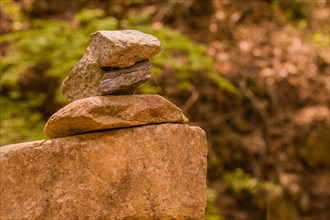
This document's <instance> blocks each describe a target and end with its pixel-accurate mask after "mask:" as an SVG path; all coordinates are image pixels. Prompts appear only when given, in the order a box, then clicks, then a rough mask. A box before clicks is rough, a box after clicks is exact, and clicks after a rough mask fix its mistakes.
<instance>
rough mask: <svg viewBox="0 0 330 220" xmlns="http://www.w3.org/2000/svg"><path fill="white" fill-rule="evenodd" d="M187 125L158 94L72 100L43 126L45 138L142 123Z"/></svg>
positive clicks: (178, 112) (179, 111) (177, 109)
mask: <svg viewBox="0 0 330 220" xmlns="http://www.w3.org/2000/svg"><path fill="white" fill-rule="evenodd" d="M167 122H173V123H187V122H188V119H187V118H186V117H185V116H184V115H183V113H182V111H181V109H179V108H178V107H176V106H175V105H174V104H172V103H171V102H169V101H167V100H166V99H164V98H163V97H161V96H158V95H124V96H96V97H89V98H85V99H80V100H76V101H74V102H72V103H70V104H68V105H66V106H65V107H64V108H62V109H60V110H59V111H58V112H56V113H55V114H54V115H52V117H50V119H49V120H48V122H47V124H46V125H45V133H46V135H47V136H48V137H49V138H58V137H65V136H70V135H75V134H81V133H86V132H91V131H100V130H105V129H114V128H125V127H133V126H140V125H146V124H159V123H167Z"/></svg>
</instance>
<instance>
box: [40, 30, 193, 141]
mask: <svg viewBox="0 0 330 220" xmlns="http://www.w3.org/2000/svg"><path fill="white" fill-rule="evenodd" d="M160 50H161V44H160V42H159V41H158V39H157V38H155V37H153V36H151V35H149V34H144V33H141V32H139V31H135V30H123V31H98V32H96V33H94V34H92V35H91V40H90V45H89V46H88V48H87V50H86V52H85V55H84V56H83V57H82V59H81V60H80V61H79V62H78V64H77V65H76V66H75V67H74V68H73V70H72V71H71V73H70V74H69V76H68V77H67V78H66V79H65V80H64V82H63V85H62V92H63V94H64V95H65V96H66V97H67V98H68V99H69V100H70V101H72V102H71V103H70V104H69V105H67V106H65V107H64V108H62V109H61V110H59V111H58V112H56V113H55V114H54V115H53V116H52V117H51V118H50V119H49V120H48V122H47V124H46V126H45V133H46V135H47V136H48V137H49V138H58V137H65V136H70V135H76V134H82V133H86V132H91V131H100V130H106V129H114V128H124V127H133V126H139V125H146V124H160V123H168V122H173V123H187V122H188V119H187V118H186V117H185V116H184V115H183V113H182V111H181V109H179V108H178V107H176V106H175V105H174V104H172V103H170V102H169V101H167V100H166V99H164V98H162V97H161V96H158V95H132V94H133V93H134V92H135V90H136V88H137V87H138V86H139V85H140V84H142V83H144V82H146V81H147V80H148V79H149V78H150V72H151V66H152V65H151V63H150V60H149V58H151V57H152V56H154V55H156V54H157V53H159V51H160Z"/></svg>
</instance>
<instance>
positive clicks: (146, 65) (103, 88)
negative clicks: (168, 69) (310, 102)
mask: <svg viewBox="0 0 330 220" xmlns="http://www.w3.org/2000/svg"><path fill="white" fill-rule="evenodd" d="M103 70H104V71H105V73H104V75H103V78H102V80H101V82H100V85H99V87H98V90H97V94H98V95H110V94H133V93H134V91H135V89H136V88H137V87H138V86H139V85H141V84H142V83H144V82H145V81H147V80H148V79H149V78H150V71H151V63H150V61H149V60H147V61H142V62H138V63H136V64H134V65H133V66H131V67H127V68H123V69H109V70H106V69H103Z"/></svg>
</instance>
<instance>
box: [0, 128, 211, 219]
mask: <svg viewBox="0 0 330 220" xmlns="http://www.w3.org/2000/svg"><path fill="white" fill-rule="evenodd" d="M206 155H207V144H206V139H205V134H204V131H203V130H202V129H200V128H198V127H191V126H188V125H183V124H160V125H147V126H142V127H134V128H126V129H116V130H111V131H103V132H94V133H88V134H83V135H77V136H72V137H66V138H58V139H52V140H47V141H36V142H29V143H22V144H17V145H7V146H4V147H1V148H0V165H1V166H0V173H1V179H0V180H1V185H0V192H1V204H0V219H21V220H23V219H28V220H30V219H163V220H169V219H198V220H199V219H203V217H204V209H205V206H206V196H205V195H206V193H205V189H206Z"/></svg>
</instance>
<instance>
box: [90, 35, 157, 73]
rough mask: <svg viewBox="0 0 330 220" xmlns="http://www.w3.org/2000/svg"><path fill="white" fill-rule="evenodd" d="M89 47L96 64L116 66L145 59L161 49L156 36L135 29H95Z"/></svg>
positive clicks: (130, 64)
mask: <svg viewBox="0 0 330 220" xmlns="http://www.w3.org/2000/svg"><path fill="white" fill-rule="evenodd" d="M89 47H90V50H91V53H92V55H93V57H94V59H95V62H96V65H97V66H99V67H118V68H124V67H129V66H132V65H134V64H135V63H136V62H139V61H142V60H147V59H148V58H150V57H152V56H154V55H156V54H157V53H159V51H160V50H161V45H160V42H159V41H158V39H157V38H156V37H154V36H152V35H150V34H144V33H142V32H140V31H136V30H122V31H105V30H101V31H97V32H95V33H93V34H92V35H91V41H90V45H89Z"/></svg>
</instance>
